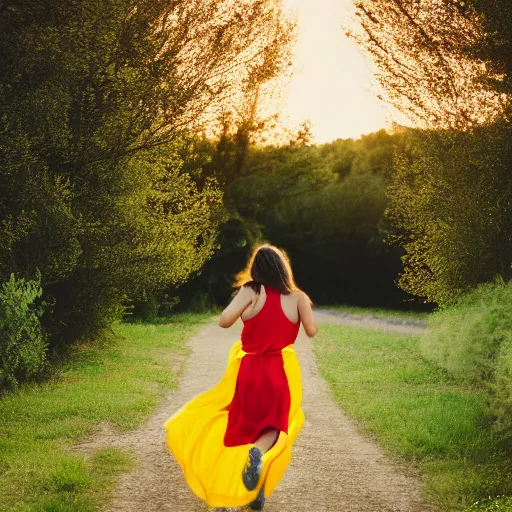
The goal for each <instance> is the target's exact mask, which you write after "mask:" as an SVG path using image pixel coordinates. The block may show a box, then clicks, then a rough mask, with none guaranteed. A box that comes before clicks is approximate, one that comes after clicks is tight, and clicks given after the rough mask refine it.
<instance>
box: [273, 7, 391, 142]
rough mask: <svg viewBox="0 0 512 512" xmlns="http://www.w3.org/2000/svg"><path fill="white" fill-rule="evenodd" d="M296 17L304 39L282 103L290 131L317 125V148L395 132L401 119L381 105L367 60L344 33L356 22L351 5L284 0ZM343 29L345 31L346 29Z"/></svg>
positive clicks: (314, 127)
mask: <svg viewBox="0 0 512 512" xmlns="http://www.w3.org/2000/svg"><path fill="white" fill-rule="evenodd" d="M283 4H284V6H285V8H286V9H287V10H291V11H296V12H297V14H298V22H299V35H298V42H297V47H296V57H295V59H296V60H295V69H296V71H295V74H294V76H293V78H292V79H291V81H290V83H289V85H288V87H287V89H286V90H285V91H284V94H283V98H282V100H281V101H280V103H281V105H280V110H281V113H282V115H283V117H284V120H285V122H286V123H287V124H288V125H289V126H290V127H296V126H298V125H299V124H300V123H301V122H302V121H304V120H305V119H309V120H310V121H311V122H312V129H313V134H314V136H315V142H318V143H322V142H329V141H332V140H335V139H338V138H350V137H352V138H358V137H359V136H360V135H362V134H366V133H370V132H373V131H377V130H379V129H381V128H385V127H390V125H391V122H392V121H393V120H397V121H399V119H398V118H399V116H398V114H397V113H396V112H395V111H394V110H393V109H391V107H388V106H386V105H385V104H384V103H383V102H381V101H379V100H378V99H377V97H376V96H377V89H376V88H375V87H374V86H372V76H373V73H372V71H371V69H370V64H369V62H368V59H367V58H366V57H365V56H364V55H363V54H362V53H361V51H360V49H359V48H358V47H357V45H356V43H355V42H354V41H352V40H350V39H348V38H347V37H346V36H345V33H344V29H343V27H347V26H350V24H351V22H352V21H351V20H352V17H351V16H352V13H353V11H352V0H283ZM342 25H343V27H342Z"/></svg>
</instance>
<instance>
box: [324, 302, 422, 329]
mask: <svg viewBox="0 0 512 512" xmlns="http://www.w3.org/2000/svg"><path fill="white" fill-rule="evenodd" d="M328 309H333V310H335V311H341V312H343V313H350V314H351V315H365V316H371V317H373V318H378V319H383V320H400V321H403V320H405V321H409V322H413V323H418V324H421V325H423V324H425V325H426V322H427V318H428V315H429V313H426V312H422V311H396V310H394V309H382V308H360V307H357V306H346V305H343V304H342V305H334V306H329V307H328Z"/></svg>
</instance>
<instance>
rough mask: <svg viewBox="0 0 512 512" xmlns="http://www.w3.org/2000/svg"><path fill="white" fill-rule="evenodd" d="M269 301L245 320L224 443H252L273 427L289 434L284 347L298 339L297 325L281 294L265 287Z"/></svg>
mask: <svg viewBox="0 0 512 512" xmlns="http://www.w3.org/2000/svg"><path fill="white" fill-rule="evenodd" d="M265 292H266V295H267V297H266V300H265V304H264V305H263V308H262V309H261V311H260V312H259V313H257V314H256V315H255V316H254V317H252V318H250V319H249V320H245V321H244V328H243V330H242V336H241V339H242V350H243V351H244V352H247V354H245V355H244V357H243V358H242V360H241V362H240V369H239V371H238V376H237V381H236V388H235V394H234V396H233V400H232V401H231V403H230V405H229V406H228V410H229V413H228V424H227V427H226V433H225V435H224V445H225V446H226V447H229V446H239V445H242V444H251V443H254V442H255V441H256V439H258V437H260V435H261V434H262V433H263V432H265V431H266V430H269V429H277V430H282V431H283V432H285V433H288V419H289V418H288V416H289V413H290V389H289V387H288V381H287V379H286V373H285V370H284V362H283V356H282V354H281V349H283V348H284V347H286V346H288V345H291V344H292V343H294V342H295V340H296V339H297V334H298V332H299V327H300V321H299V322H297V323H296V324H294V323H293V322H291V321H290V320H288V318H287V317H286V316H285V314H284V312H283V310H282V308H281V293H280V292H279V290H276V289H274V288H269V287H268V286H267V287H265Z"/></svg>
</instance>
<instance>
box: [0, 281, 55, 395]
mask: <svg viewBox="0 0 512 512" xmlns="http://www.w3.org/2000/svg"><path fill="white" fill-rule="evenodd" d="M41 295H42V289H41V285H40V278H38V279H37V280H34V281H25V280H24V279H16V278H15V277H14V274H11V277H10V279H9V280H8V281H7V282H5V283H4V284H3V286H2V287H1V289H0V389H2V388H3V389H13V388H16V387H17V386H18V384H19V383H20V382H21V381H23V380H26V379H30V378H34V377H36V376H37V375H39V374H40V373H41V372H42V371H43V370H44V368H45V366H46V348H47V343H46V336H45V335H44V333H43V332H42V329H41V324H40V322H39V318H40V316H41V314H42V313H43V307H44V305H36V304H37V299H38V298H39V297H41Z"/></svg>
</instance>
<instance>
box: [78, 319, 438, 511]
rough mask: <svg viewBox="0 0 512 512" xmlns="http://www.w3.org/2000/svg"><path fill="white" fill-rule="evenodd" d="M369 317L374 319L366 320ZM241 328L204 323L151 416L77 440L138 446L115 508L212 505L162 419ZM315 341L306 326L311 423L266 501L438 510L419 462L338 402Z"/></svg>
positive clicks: (220, 364)
mask: <svg viewBox="0 0 512 512" xmlns="http://www.w3.org/2000/svg"><path fill="white" fill-rule="evenodd" d="M333 318H334V319H335V321H336V322H338V320H337V319H336V318H337V317H334V316H333V315H331V314H326V313H324V312H317V320H318V321H319V323H321V322H331V321H333ZM352 320H353V319H352ZM352 320H351V325H353V323H352ZM363 325H364V327H369V325H368V324H367V323H363ZM379 326H380V327H383V326H384V327H386V325H385V321H382V320H381V321H380V322H379V325H375V327H376V328H379ZM387 327H389V326H387ZM395 327H396V326H392V327H389V328H390V329H395ZM403 328H404V326H401V327H400V330H402V329H403ZM239 332H240V325H239V324H237V325H236V326H235V327H233V328H232V329H229V330H225V329H221V328H219V327H217V326H214V325H211V326H208V327H205V328H204V329H203V330H202V331H201V333H200V334H199V335H198V336H196V337H194V338H192V339H191V340H190V341H189V343H188V345H189V347H190V348H191V349H192V353H191V355H190V358H189V360H188V362H187V365H186V368H185V372H184V375H183V376H182V378H181V381H180V383H179V386H178V389H177V390H176V391H174V392H173V393H171V394H170V395H169V397H168V399H167V400H166V402H165V403H164V404H163V406H162V407H161V408H160V409H159V411H158V412H157V413H156V414H155V415H154V416H153V417H152V418H151V419H150V420H149V421H148V422H147V423H146V424H144V425H143V426H142V427H141V428H139V429H137V430H134V431H131V432H129V433H125V434H119V433H118V432H115V431H112V430H110V429H109V428H108V427H107V426H105V428H104V429H103V430H102V431H100V432H98V434H97V436H95V437H94V438H93V439H92V440H91V441H90V442H89V443H88V444H83V445H81V446H80V447H78V449H80V450H85V451H88V450H93V449H94V450H95V449H97V448H100V447H104V446H119V447H121V448H124V449H128V450H130V451H132V452H133V453H135V454H136V457H137V459H138V468H137V469H136V470H135V471H133V472H131V473H126V474H124V475H123V476H122V477H121V480H120V482H119V485H118V487H117V488H116V490H115V492H114V496H113V499H112V500H111V503H110V504H109V506H107V507H106V510H107V511H108V512H114V511H121V510H122V511H124V512H130V511H140V510H144V511H145V512H151V511H162V512H164V511H169V512H171V511H172V512H181V511H183V512H185V511H186V512H194V511H198V512H199V511H204V510H206V506H205V505H204V504H203V503H202V502H201V501H200V500H198V499H197V498H195V496H194V495H193V494H192V493H191V492H190V490H189V489H188V487H187V485H186V483H185V481H184V479H183V477H182V474H181V470H180V468H179V466H178V464H177V463H176V462H175V461H174V460H173V459H172V458H171V457H170V455H169V453H168V450H167V447H166V446H165V438H164V432H163V423H164V422H165V420H166V419H167V418H168V417H169V416H170V415H171V414H172V413H174V412H175V411H176V410H177V409H178V408H179V407H181V405H183V403H185V402H186V401H188V400H189V399H190V398H192V397H193V396H194V395H196V394H197V393H200V392H201V391H204V390H206V389H207V388H209V387H211V386H212V385H214V384H215V383H216V382H217V381H218V380H219V379H220V378H221V376H222V374H223V372H224V369H225V365H226V361H227V356H228V352H229V348H230V346H231V344H232V343H233V342H234V341H236V338H237V336H238V333H239ZM313 343H314V340H313V342H311V341H310V340H309V339H308V338H307V337H306V336H305V334H304V333H303V332H302V330H301V333H300V335H299V338H298V340H297V343H296V350H297V353H298V356H299V359H300V362H301V366H302V371H303V375H302V377H303V388H304V396H303V408H304V411H305V414H306V423H305V425H304V428H303V430H302V432H301V433H300V435H299V437H298V439H297V442H296V444H295V447H294V451H293V458H292V462H291V464H290V466H289V468H288V470H287V473H286V475H285V477H284V478H283V480H282V482H281V483H280V485H279V486H278V488H277V489H276V491H275V492H274V493H273V494H272V496H271V497H270V498H269V500H268V501H267V504H266V507H265V509H266V510H267V511H268V512H292V511H293V512H310V511H315V512H324V511H325V512H327V511H332V512H334V511H347V512H348V511H350V512H357V511H366V512H391V511H404V512H405V511H411V512H427V511H433V510H435V508H434V507H433V506H432V505H429V504H427V503H426V502H425V501H424V499H423V498H422V484H421V482H420V479H419V475H418V473H417V469H416V468H415V467H414V466H413V465H412V464H408V463H404V462H397V461H392V460H390V459H389V458H388V457H386V456H385V455H384V454H383V451H382V450H381V448H380V447H379V446H378V445H377V444H376V442H375V441H373V440H372V439H370V438H368V437H366V436H364V435H362V434H361V433H360V432H358V430H357V428H356V427H355V425H354V424H353V423H352V422H351V421H350V420H349V419H348V418H347V417H346V416H345V414H344V413H343V412H342V411H341V410H340V409H339V408H338V407H337V406H336V405H335V403H334V402H333V400H332V398H331V396H330V392H329V389H328V386H327V383H326V382H325V381H324V380H323V379H322V378H321V377H320V376H319V373H318V368H317V364H316V361H315V357H314V355H313V350H312V346H313Z"/></svg>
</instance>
